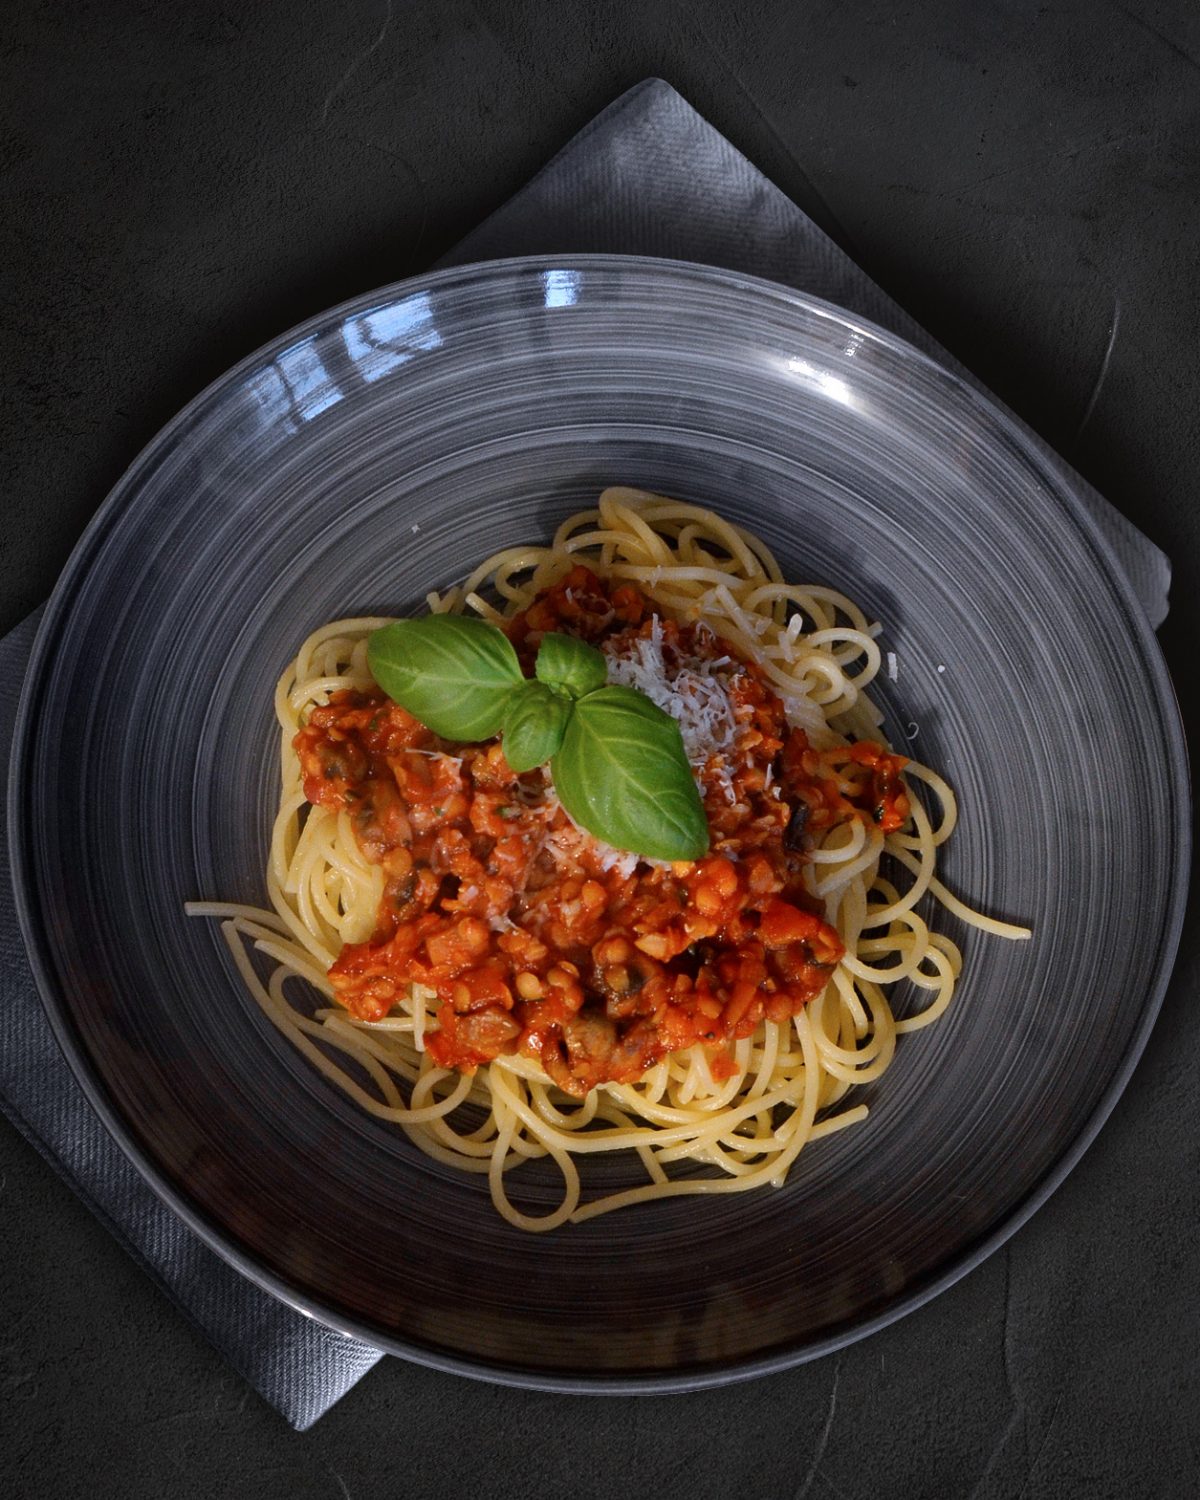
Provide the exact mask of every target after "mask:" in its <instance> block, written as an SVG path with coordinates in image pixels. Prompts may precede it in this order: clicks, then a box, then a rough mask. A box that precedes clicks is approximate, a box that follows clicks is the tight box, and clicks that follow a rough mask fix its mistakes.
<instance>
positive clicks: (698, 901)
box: [295, 567, 909, 1097]
mask: <svg viewBox="0 0 1200 1500" xmlns="http://www.w3.org/2000/svg"><path fill="white" fill-rule="evenodd" d="M651 629H655V630H656V631H658V632H660V633H661V638H662V640H663V642H664V644H665V648H666V650H667V652H668V654H669V653H670V652H672V651H675V652H677V653H683V654H686V655H688V656H689V657H690V658H691V659H693V660H694V659H695V658H696V657H697V656H700V657H703V656H705V655H707V656H709V657H711V658H712V659H713V660H714V661H716V660H717V659H718V658H725V659H727V660H728V661H729V663H730V666H729V667H728V668H727V674H728V675H727V682H728V698H729V702H730V704H731V707H732V710H733V716H734V719H735V720H736V724H737V740H736V745H735V748H734V751H733V752H732V753H723V754H713V755H712V756H710V757H709V759H708V760H707V761H706V763H705V764H703V765H701V766H698V767H696V771H697V775H698V780H699V784H700V788H701V792H702V796H703V800H704V805H705V811H706V813H707V815H708V820H709V828H710V834H711V847H710V851H709V853H708V854H707V855H706V856H705V857H704V858H703V859H700V860H697V861H695V862H686V863H679V864H658V863H654V864H652V863H650V862H648V861H645V860H637V859H635V858H634V856H632V855H628V854H626V855H624V856H622V855H621V854H620V853H619V852H618V851H613V850H610V849H608V848H607V847H606V846H604V845H601V844H599V843H598V842H597V841H596V840H594V839H592V838H591V837H590V836H589V835H587V834H586V833H584V832H582V831H581V830H579V829H577V828H576V827H575V826H574V825H573V824H572V823H571V821H570V819H569V818H568V817H567V815H566V813H565V812H564V811H563V809H562V807H561V805H560V804H559V803H558V801H557V799H556V798H555V797H554V795H553V788H552V786H551V784H550V780H549V776H548V773H547V772H546V770H544V769H538V770H535V771H532V772H529V773H527V774H525V775H523V776H516V775H514V773H513V772H512V770H511V769H510V768H509V766H508V765H507V763H506V762H505V759H504V753H503V748H502V746H501V744H500V743H499V742H498V741H495V740H493V741H490V742H487V743H484V744H479V745H459V744H451V743H448V742H446V741H444V740H440V739H439V738H438V737H437V736H436V735H434V734H432V733H431V732H430V731H429V730H428V729H426V728H425V727H424V726H423V725H422V724H420V723H419V722H418V721H417V720H416V719H414V718H413V717H412V716H411V715H410V714H408V713H407V712H406V711H405V710H404V709H403V708H401V707H399V705H397V704H395V703H392V702H391V701H390V700H388V699H387V698H385V697H384V696H383V695H382V694H378V693H372V694H362V693H355V692H340V693H336V694H334V695H333V697H332V698H331V700H330V702H329V703H328V704H327V705H325V706H323V707H319V708H316V709H314V710H313V712H312V714H311V715H310V717H309V721H308V723H307V724H306V726H305V727H304V728H303V729H302V730H301V731H300V733H299V734H298V735H297V736H296V739H295V746H296V750H297V752H298V753H299V756H300V760H301V765H302V769H303V773H304V790H305V795H306V796H307V797H308V799H309V801H310V802H312V803H314V804H319V805H321V806H324V807H330V808H334V809H345V810H346V811H347V812H348V813H349V815H350V817H351V820H352V823H353V827H354V832H355V836H356V838H357V840H358V843H359V846H360V848H361V849H362V851H363V853H364V855H365V856H366V858H367V859H368V860H370V861H371V862H372V863H375V864H378V865H379V866H380V867H381V869H382V871H383V875H384V895H383V900H382V902H381V904H380V908H379V913H378V918H377V925H376V930H375V932H374V934H373V935H372V937H371V939H370V940H369V941H368V942H365V943H352V944H347V945H346V946H345V947H344V948H343V949H342V952H341V953H340V955H339V956H338V958H337V960H336V961H335V963H334V964H333V966H332V968H331V969H330V980H331V982H332V984H333V986H334V991H335V993H336V995H337V998H338V999H339V1000H340V1001H341V1003H342V1004H343V1005H345V1006H346V1007H347V1009H348V1010H350V1011H351V1012H352V1013H353V1014H354V1015H356V1016H358V1017H360V1018H361V1019H363V1020H367V1021H374V1020H378V1019H381V1018H382V1017H383V1016H385V1015H387V1014H388V1012H389V1011H390V1010H391V1009H392V1008H393V1007H394V1006H395V1005H396V1004H397V1002H398V1001H399V1000H400V999H401V998H402V997H403V996H404V994H405V993H406V989H407V986H408V985H409V984H412V983H416V984H421V985H425V986H428V987H429V988H430V989H431V990H433V991H434V992H435V993H436V995H437V999H438V1004H437V1009H436V1029H435V1030H431V1031H430V1032H427V1034H426V1047H427V1050H428V1052H429V1053H430V1055H431V1056H432V1058H433V1060H434V1061H435V1062H436V1063H438V1064H439V1065H441V1066H444V1067H450V1068H456V1069H460V1070H463V1071H469V1070H471V1069H473V1068H474V1067H476V1066H478V1065H479V1064H481V1063H486V1062H488V1061H490V1060H491V1059H492V1058H495V1057H498V1056H501V1055H505V1054H508V1055H511V1054H514V1053H517V1052H521V1053H524V1054H525V1055H527V1056H529V1057H531V1058H533V1059H535V1060H537V1061H538V1062H539V1063H540V1064H541V1065H542V1067H543V1068H544V1070H545V1071H546V1073H547V1074H548V1075H549V1076H550V1077H551V1078H552V1079H553V1080H554V1082H555V1083H557V1084H558V1085H559V1086H560V1087H561V1088H563V1089H564V1090H565V1091H566V1092H567V1093H570V1094H573V1095H576V1096H579V1097H582V1096H584V1095H586V1094H587V1093H588V1091H589V1090H590V1089H592V1088H594V1087H595V1086H596V1085H597V1084H600V1083H603V1082H606V1081H614V1082H629V1081H632V1080H634V1079H637V1078H639V1077H641V1075H642V1074H643V1073H645V1072H646V1070H647V1069H648V1068H650V1067H652V1066H653V1065H654V1064H655V1063H657V1062H658V1061H659V1060H660V1059H661V1058H663V1057H664V1056H666V1055H667V1054H668V1053H670V1052H674V1051H677V1050H678V1049H680V1048H684V1047H689V1046H692V1045H694V1044H696V1043H700V1044H702V1045H703V1046H705V1047H706V1048H708V1049H709V1057H710V1068H711V1071H712V1073H713V1075H714V1077H717V1078H720V1077H722V1076H730V1074H731V1073H732V1071H733V1067H734V1065H733V1062H732V1057H731V1043H732V1042H734V1041H735V1040H736V1039H738V1038H740V1037H745V1036H748V1035H750V1034H751V1032H753V1031H754V1029H755V1028H756V1027H757V1026H758V1024H759V1023H760V1022H761V1021H762V1020H763V1018H764V1017H768V1018H770V1019H771V1020H774V1021H785V1020H787V1019H788V1018H789V1017H791V1016H793V1015H795V1014H796V1013H797V1012H798V1011H799V1010H800V1009H801V1008H802V1007H803V1006H804V1005H805V1004H806V1003H807V1002H808V1001H809V1000H811V999H812V998H814V996H816V995H818V994H819V993H820V992H821V990H822V989H823V988H824V986H825V984H826V983H827V981H828V979H829V975H830V972H831V971H832V969H833V968H834V966H835V965H836V964H837V962H838V960H839V959H840V958H841V957H842V954H843V951H844V949H843V945H842V942H841V939H840V938H839V936H838V934H837V932H836V931H835V930H834V929H833V928H832V927H831V926H829V925H828V924H827V923H826V922H825V921H824V920H823V919H822V918H821V916H820V915H819V913H818V911H817V910H816V909H814V908H815V906H816V903H814V902H813V901H812V899H811V898H810V897H809V896H808V894H807V892H806V890H805V888H804V884H803V880H802V871H803V867H804V863H805V860H806V853H805V850H806V848H807V847H809V846H810V845H811V843H812V841H813V840H814V839H815V838H816V837H818V836H819V835H822V834H824V833H825V832H827V831H828V830H829V829H830V828H832V827H833V826H835V825H836V824H837V823H840V822H844V821H846V820H847V819H851V818H861V819H864V820H866V821H868V822H869V823H871V824H872V825H873V826H875V827H879V828H881V829H882V830H884V831H885V832H887V831H891V830H892V829H895V828H899V827H901V826H902V825H903V824H904V822H905V820H906V819H907V816H908V811H909V807H908V800H907V796H906V794H905V791H904V787H903V783H902V782H901V780H900V771H901V769H902V767H903V766H904V764H905V761H904V759H903V758H902V757H900V756H896V755H892V754H890V753H889V752H888V751H886V750H884V749H883V747H882V746H880V745H878V744H875V743H874V742H871V741H861V742H859V743H857V744H853V745H850V746H847V747H845V748H843V749H839V750H835V751H818V750H814V749H813V748H812V747H810V745H809V744H808V741H807V739H806V737H805V736H804V734H803V733H802V732H801V731H800V730H797V729H790V728H789V727H788V725H787V722H786V720H785V717H784V712H783V706H782V704H781V703H780V700H779V698H778V697H777V696H776V695H775V693H774V692H773V691H772V690H771V689H770V687H769V686H768V685H767V683H766V681H765V680H764V679H763V677H762V675H761V673H760V672H759V671H758V669H757V668H756V667H755V666H754V665H753V664H752V663H749V662H746V661H744V660H742V659H740V658H739V657H738V656H737V653H736V652H735V651H734V650H733V648H732V647H731V646H730V645H729V644H728V643H727V642H725V641H723V640H721V639H720V638H719V637H717V636H715V635H713V634H712V632H710V631H708V630H707V629H706V627H704V626H694V625H684V626H680V625H677V624H675V623H674V622H672V621H668V620H663V619H658V620H655V619H654V617H653V612H652V608H651V606H650V604H649V602H648V601H647V600H646V599H645V597H644V596H643V595H642V594H641V593H640V592H639V591H638V590H637V589H635V588H633V587H631V586H629V585H609V584H608V583H606V582H604V581H602V580H600V579H599V578H597V577H596V576H595V575H594V574H593V573H591V572H590V571H589V570H588V569H586V568H583V567H576V568H575V569H573V570H572V571H571V572H570V573H569V574H568V575H567V576H566V577H565V578H564V579H563V580H562V581H561V582H560V583H559V584H558V585H556V586H555V587H554V588H552V589H549V590H547V591H546V592H545V593H543V594H542V595H540V596H539V598H538V599H537V600H536V601H535V602H534V603H533V604H532V605H531V606H530V607H529V608H528V609H527V610H526V611H525V612H524V613H523V614H521V615H519V616H517V617H516V618H515V619H514V620H513V621H511V622H510V623H509V626H508V631H509V635H510V638H511V639H512V640H513V643H514V645H515V646H516V647H517V651H518V655H519V656H520V657H521V658H522V661H523V665H524V666H525V669H526V671H527V672H528V671H531V669H532V659H533V656H534V654H535V653H536V648H537V644H538V641H539V640H540V637H541V634H542V632H544V631H547V630H560V631H566V632H567V633H570V634H574V635H578V636H580V637H582V638H583V639H585V640H588V641H590V642H591V643H593V644H596V645H605V644H607V645H608V649H610V650H612V649H619V648H620V646H621V642H622V640H623V639H633V638H635V637H637V636H638V635H639V633H640V634H641V635H647V634H648V633H649V632H650V631H651Z"/></svg>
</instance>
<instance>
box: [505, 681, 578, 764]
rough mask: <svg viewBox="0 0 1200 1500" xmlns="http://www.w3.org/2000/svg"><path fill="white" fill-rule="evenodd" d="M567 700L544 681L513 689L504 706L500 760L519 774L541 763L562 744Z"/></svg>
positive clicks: (568, 700)
mask: <svg viewBox="0 0 1200 1500" xmlns="http://www.w3.org/2000/svg"><path fill="white" fill-rule="evenodd" d="M570 717H571V700H570V699H569V698H568V697H567V696H566V694H565V693H561V692H558V691H557V690H556V689H554V688H552V687H550V686H549V685H548V684H547V683H545V682H525V683H522V685H521V686H520V687H519V688H516V689H514V691H513V693H512V695H511V696H510V698H509V700H508V703H507V704H506V705H505V709H504V723H503V725H502V726H501V728H502V731H503V734H504V759H505V760H506V761H507V762H508V763H509V765H510V766H511V767H512V769H513V770H514V771H515V772H516V773H517V775H518V776H519V775H521V773H522V772H524V771H532V770H533V768H534V766H540V765H543V764H544V763H545V762H546V761H548V760H549V759H550V757H551V756H552V755H553V754H554V753H555V751H556V750H557V749H558V747H559V746H560V745H561V744H562V740H563V731H564V730H565V729H566V727H567V720H568V719H569V718H570Z"/></svg>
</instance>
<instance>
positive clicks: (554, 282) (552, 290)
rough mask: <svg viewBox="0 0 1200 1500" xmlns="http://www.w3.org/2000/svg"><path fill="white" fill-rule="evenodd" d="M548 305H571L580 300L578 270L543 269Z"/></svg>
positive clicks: (543, 281)
mask: <svg viewBox="0 0 1200 1500" xmlns="http://www.w3.org/2000/svg"><path fill="white" fill-rule="evenodd" d="M542 285H543V286H544V287H545V288H546V306H547V307H570V306H572V304H573V303H576V302H578V301H579V272H578V271H543V272H542Z"/></svg>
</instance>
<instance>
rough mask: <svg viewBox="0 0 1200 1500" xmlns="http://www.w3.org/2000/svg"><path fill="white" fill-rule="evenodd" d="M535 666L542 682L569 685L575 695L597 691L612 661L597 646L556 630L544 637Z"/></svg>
mask: <svg viewBox="0 0 1200 1500" xmlns="http://www.w3.org/2000/svg"><path fill="white" fill-rule="evenodd" d="M533 670H534V671H535V672H536V673H537V675H538V679H539V680H540V681H541V682H548V683H549V684H550V686H551V687H560V688H563V689H565V691H566V692H568V693H570V695H571V697H572V698H582V697H584V696H585V694H587V693H594V692H595V691H596V689H597V688H601V687H603V686H604V684H605V681H606V680H607V678H608V663H607V661H605V659H604V657H603V656H602V655H601V653H600V652H599V651H597V650H596V648H595V646H589V645H588V643H587V642H586V641H581V640H579V639H578V638H577V637H576V636H573V635H560V634H559V633H558V631H556V630H552V631H550V632H549V633H548V634H547V635H544V636H543V637H542V644H541V645H540V646H539V647H538V654H537V661H536V662H534V665H533Z"/></svg>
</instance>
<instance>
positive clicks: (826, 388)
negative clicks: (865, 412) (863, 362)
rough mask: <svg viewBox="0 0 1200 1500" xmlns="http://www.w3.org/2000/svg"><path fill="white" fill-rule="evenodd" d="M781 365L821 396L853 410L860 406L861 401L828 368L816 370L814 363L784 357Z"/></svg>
mask: <svg viewBox="0 0 1200 1500" xmlns="http://www.w3.org/2000/svg"><path fill="white" fill-rule="evenodd" d="M847 352H849V351H847ZM783 367H784V369H785V370H787V371H788V372H789V374H792V375H795V376H798V377H799V379H800V380H801V381H803V383H804V384H805V385H807V386H809V387H810V388H811V389H813V390H815V391H819V392H820V393H821V395H822V396H828V397H829V398H830V399H831V400H833V401H837V402H838V403H839V404H840V405H842V406H848V407H850V408H851V410H853V411H858V410H859V409H860V408H861V405H862V403H861V402H860V401H859V399H858V397H857V396H856V395H855V394H854V392H853V391H852V390H851V389H850V387H849V386H848V385H847V384H846V382H845V381H844V380H843V379H842V378H841V377H840V376H839V375H831V374H830V373H829V371H828V370H818V369H817V367H816V365H810V364H809V362H808V360H806V359H786V360H784V361H783Z"/></svg>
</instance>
